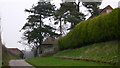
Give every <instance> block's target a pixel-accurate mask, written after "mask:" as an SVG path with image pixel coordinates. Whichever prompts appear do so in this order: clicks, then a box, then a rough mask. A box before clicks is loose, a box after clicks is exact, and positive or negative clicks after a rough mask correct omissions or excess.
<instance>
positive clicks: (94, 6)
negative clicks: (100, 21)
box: [82, 2, 101, 18]
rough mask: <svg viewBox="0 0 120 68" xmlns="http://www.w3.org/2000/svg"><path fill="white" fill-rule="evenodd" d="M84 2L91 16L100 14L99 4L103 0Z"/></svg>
mask: <svg viewBox="0 0 120 68" xmlns="http://www.w3.org/2000/svg"><path fill="white" fill-rule="evenodd" d="M82 4H83V6H85V7H86V8H87V9H88V11H89V12H90V14H91V16H90V18H93V17H95V16H98V15H99V6H100V5H101V2H83V3H82Z"/></svg>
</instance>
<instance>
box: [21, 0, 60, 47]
mask: <svg viewBox="0 0 120 68" xmlns="http://www.w3.org/2000/svg"><path fill="white" fill-rule="evenodd" d="M25 11H26V12H29V13H30V15H29V16H28V18H27V20H28V22H27V23H26V24H25V25H24V26H23V28H22V30H25V31H24V37H23V39H24V40H27V42H28V43H29V44H34V45H37V46H39V45H41V44H42V41H43V39H44V38H45V37H48V36H52V37H54V36H55V35H58V34H57V33H55V32H54V31H53V30H55V29H54V28H53V27H51V26H49V25H45V24H44V22H43V19H45V18H49V19H50V17H51V16H53V14H54V11H55V6H54V5H52V4H51V3H49V2H38V4H37V5H36V6H33V7H32V8H31V9H26V10H25Z"/></svg>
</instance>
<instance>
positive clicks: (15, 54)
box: [7, 48, 23, 58]
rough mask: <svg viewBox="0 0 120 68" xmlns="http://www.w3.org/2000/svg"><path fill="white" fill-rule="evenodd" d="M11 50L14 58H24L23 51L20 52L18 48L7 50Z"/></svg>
mask: <svg viewBox="0 0 120 68" xmlns="http://www.w3.org/2000/svg"><path fill="white" fill-rule="evenodd" d="M7 49H8V50H9V52H10V53H11V54H13V55H14V56H17V57H21V58H22V55H23V53H22V51H20V50H19V49H18V48H7Z"/></svg>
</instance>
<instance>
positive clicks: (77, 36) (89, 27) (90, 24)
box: [58, 8, 120, 49]
mask: <svg viewBox="0 0 120 68" xmlns="http://www.w3.org/2000/svg"><path fill="white" fill-rule="evenodd" d="M119 16H120V8H116V9H114V10H113V11H112V12H110V13H108V14H100V15H99V16H97V17H95V18H91V19H89V20H86V21H82V22H80V23H79V24H78V25H76V27H75V28H74V29H73V30H71V31H70V32H69V33H68V34H67V35H66V36H64V37H61V38H60V39H59V40H58V45H59V48H60V49H67V48H75V47H81V46H85V45H87V44H91V43H96V42H102V41H109V40H117V39H119V38H120V21H118V20H119V19H118V18H120V17H119Z"/></svg>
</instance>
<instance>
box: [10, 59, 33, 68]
mask: <svg viewBox="0 0 120 68" xmlns="http://www.w3.org/2000/svg"><path fill="white" fill-rule="evenodd" d="M9 66H10V68H35V67H33V66H32V65H30V64H28V63H27V62H25V60H10V61H9Z"/></svg>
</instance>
